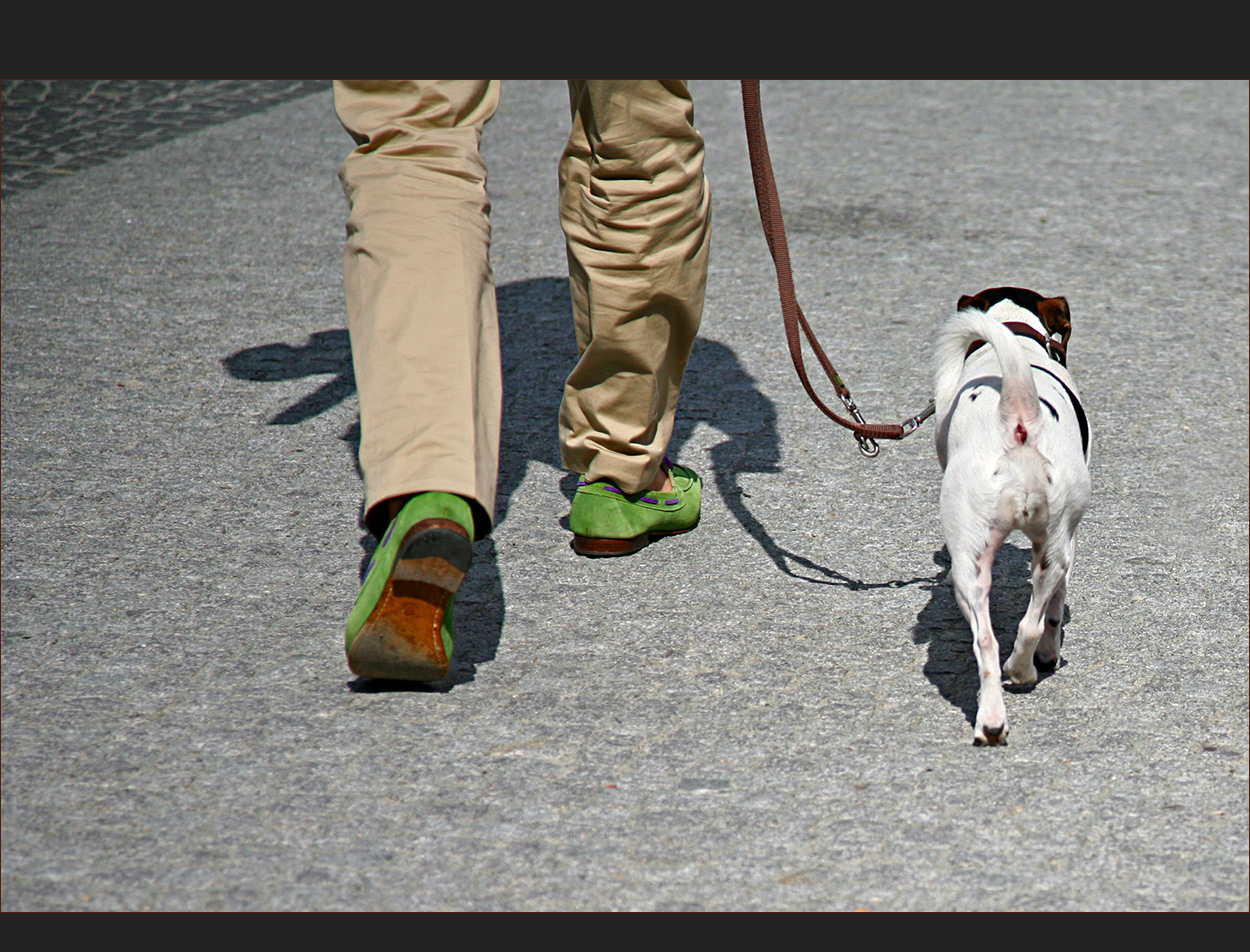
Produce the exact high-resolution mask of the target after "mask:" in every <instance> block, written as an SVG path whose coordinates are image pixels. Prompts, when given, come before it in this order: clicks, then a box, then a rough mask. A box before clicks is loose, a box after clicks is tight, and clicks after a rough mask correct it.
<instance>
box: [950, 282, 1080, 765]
mask: <svg viewBox="0 0 1250 952" xmlns="http://www.w3.org/2000/svg"><path fill="white" fill-rule="evenodd" d="M1070 333H1071V323H1070V315H1069V311H1068V302H1067V301H1066V300H1065V299H1064V298H1061V297H1058V298H1043V297H1042V296H1041V295H1040V294H1037V293H1036V292H1034V291H1028V290H1025V289H1023V288H990V289H988V290H985V291H982V292H981V293H980V294H977V295H975V296H973V297H967V296H964V297H961V298H960V299H959V314H958V315H957V316H956V317H955V318H954V320H952V321H951V322H950V323H949V324H948V325H947V326H946V328H945V329H944V330H943V331H942V335H941V338H940V340H939V341H938V347H937V362H936V375H935V381H934V390H935V394H936V402H937V419H938V432H937V452H938V461H939V462H940V463H941V464H942V469H943V470H944V474H943V477H942V502H941V505H942V529H943V531H944V532H945V535H946V548H947V550H948V551H949V553H950V558H951V569H950V579H951V583H952V585H953V586H954V589H955V598H956V600H957V601H958V602H959V608H960V610H961V611H962V612H963V614H964V617H965V618H966V619H967V620H968V624H969V625H970V626H971V628H972V645H973V649H974V651H975V653H976V658H977V667H978V669H979V672H980V678H981V689H980V691H979V693H978V700H977V721H976V730H975V733H974V734H973V741H974V743H977V744H1001V743H1004V742H1005V741H1006V740H1007V710H1006V708H1005V707H1004V705H1003V688H1002V682H1001V679H1000V677H999V673H998V642H997V640H996V639H995V637H994V629H993V626H992V625H991V623H990V584H991V569H992V568H993V565H994V553H995V552H997V551H998V547H999V546H1000V545H1002V543H1003V540H1004V539H1006V538H1007V536H1009V535H1010V534H1011V533H1012V532H1013V531H1014V530H1016V529H1019V530H1021V531H1022V532H1023V533H1024V534H1025V535H1027V536H1028V537H1029V539H1031V540H1032V542H1033V573H1032V575H1033V597H1032V599H1031V600H1030V601H1029V608H1028V611H1027V612H1025V615H1024V618H1023V619H1022V620H1021V622H1020V628H1019V633H1018V634H1017V636H1016V644H1015V649H1014V650H1013V651H1012V653H1011V657H1010V658H1008V659H1007V663H1006V664H1005V665H1003V675H1005V676H1006V677H1007V678H1008V679H1010V681H1011V682H1012V683H1013V684H1017V685H1030V684H1033V683H1034V682H1035V681H1036V680H1037V667H1036V666H1035V665H1034V659H1035V658H1036V661H1037V664H1038V665H1041V666H1042V667H1044V668H1051V667H1054V666H1056V665H1058V663H1059V651H1060V647H1061V645H1062V636H1061V633H1060V626H1061V625H1062V623H1063V608H1064V600H1065V597H1066V593H1067V585H1068V573H1069V571H1070V570H1071V568H1072V557H1073V554H1074V552H1075V549H1076V527H1077V524H1078V523H1079V522H1080V521H1081V516H1082V515H1084V513H1085V509H1086V507H1087V506H1088V505H1089V499H1090V478H1089V450H1090V446H1089V424H1088V421H1087V420H1086V417H1085V411H1084V410H1083V409H1082V408H1081V400H1080V397H1079V396H1078V395H1077V392H1076V385H1075V384H1074V383H1073V382H1072V378H1071V376H1069V374H1068V371H1067V369H1066V368H1065V366H1064V353H1065V351H1064V347H1065V346H1066V344H1067V339H1068V335H1069V334H1070ZM1055 336H1059V337H1060V338H1061V339H1060V340H1055ZM987 342H988V344H989V346H984V345H985V344H986V343H987Z"/></svg>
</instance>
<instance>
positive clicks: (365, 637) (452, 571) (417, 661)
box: [347, 519, 473, 681]
mask: <svg viewBox="0 0 1250 952" xmlns="http://www.w3.org/2000/svg"><path fill="white" fill-rule="evenodd" d="M472 556H473V543H472V541H470V539H469V536H468V533H466V532H465V531H464V529H462V528H461V527H460V526H459V525H458V524H456V523H455V522H452V521H451V520H450V519H424V520H422V521H421V522H418V523H417V524H416V525H414V526H413V527H412V528H411V529H409V530H408V531H407V533H405V535H404V538H403V541H402V542H401V543H400V545H399V555H398V557H397V558H396V560H395V567H394V569H393V570H392V571H391V577H390V578H389V579H387V581H386V587H385V588H384V589H383V590H382V595H381V597H379V598H378V603H377V605H375V606H374V609H373V612H372V613H371V614H370V615H369V619H368V620H367V621H366V622H365V623H364V625H363V626H361V629H360V631H359V633H358V634H357V635H356V637H355V638H354V639H353V640H352V644H351V647H350V648H348V650H347V666H348V667H349V668H350V669H351V670H352V672H353V673H355V674H358V675H360V676H361V677H366V678H383V679H386V680H391V681H440V680H442V679H443V678H445V677H447V675H448V674H449V673H450V671H451V659H450V658H449V657H448V656H447V652H446V651H445V650H444V648H443V635H442V627H443V614H444V612H445V611H446V608H447V600H448V599H450V598H451V597H452V596H453V595H455V594H456V592H457V591H458V590H459V589H460V585H461V583H462V582H463V581H464V577H465V574H466V573H467V572H468V570H469V561H470V559H471V558H472Z"/></svg>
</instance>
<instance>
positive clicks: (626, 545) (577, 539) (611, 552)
mask: <svg viewBox="0 0 1250 952" xmlns="http://www.w3.org/2000/svg"><path fill="white" fill-rule="evenodd" d="M698 525H699V524H698V523H697V522H696V523H695V524H694V525H693V526H691V527H690V528H689V529H671V530H668V531H665V532H650V531H648V532H644V533H642V534H641V535H636V536H634V537H633V538H632V539H591V538H587V537H586V536H579V535H575V536H573V551H574V552H576V553H577V554H578V555H584V556H587V557H588V558H592V559H606V558H612V557H613V556H618V555H633V554H634V553H635V552H637V551H638V550H639V549H645V548H646V547H647V546H648V545H650V544H651V543H652V542H653V541H654V540H656V539H660V538H663V537H664V536H675V535H684V534H685V533H687V532H689V531H690V529H694V528H696V527H697V526H698Z"/></svg>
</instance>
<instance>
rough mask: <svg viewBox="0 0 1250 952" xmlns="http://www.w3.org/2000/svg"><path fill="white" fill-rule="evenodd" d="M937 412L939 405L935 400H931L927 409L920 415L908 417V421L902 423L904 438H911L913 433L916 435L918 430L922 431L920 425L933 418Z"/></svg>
mask: <svg viewBox="0 0 1250 952" xmlns="http://www.w3.org/2000/svg"><path fill="white" fill-rule="evenodd" d="M936 410H937V403H936V402H935V401H933V400H930V401H929V405H928V406H927V407H925V408H924V409H923V410H922V411H921V412H920V413H917V414H916V415H915V416H914V417H908V418H907V419H906V420H904V421H903V423H902V427H903V436H911V435H912V434H913V433H915V432H916V431H917V430H918V429H920V424H921V423H923V422H924V421H925V420H927V419H929V417H931V416H933V413H934V411H936Z"/></svg>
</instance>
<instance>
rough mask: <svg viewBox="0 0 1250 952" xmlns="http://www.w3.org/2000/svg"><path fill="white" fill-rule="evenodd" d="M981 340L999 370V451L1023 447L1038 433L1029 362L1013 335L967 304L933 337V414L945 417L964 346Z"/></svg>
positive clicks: (1038, 406)
mask: <svg viewBox="0 0 1250 952" xmlns="http://www.w3.org/2000/svg"><path fill="white" fill-rule="evenodd" d="M977 341H985V342H987V343H988V344H989V345H990V346H991V347H993V348H994V354H995V356H997V358H998V365H999V367H1000V368H1001V371H1002V378H1003V383H1002V390H1001V392H1000V395H999V404H998V410H999V413H1000V414H1001V416H1002V420H1003V437H1004V439H1005V441H1006V442H1005V446H1004V447H1003V448H1004V450H1013V449H1015V448H1016V447H1021V446H1028V444H1029V441H1030V439H1031V438H1033V437H1035V436H1036V435H1037V429H1038V426H1039V425H1040V422H1041V419H1040V411H1041V403H1040V402H1039V401H1038V398H1037V385H1036V384H1035V383H1034V382H1033V372H1032V370H1031V369H1030V367H1029V362H1028V360H1027V359H1025V356H1024V354H1023V353H1022V352H1021V349H1020V344H1019V342H1018V341H1017V340H1016V336H1015V335H1014V334H1012V333H1011V331H1009V330H1007V328H1005V327H1003V325H1002V324H1000V323H999V322H998V321H996V320H994V319H993V318H990V317H987V316H986V315H985V313H984V312H983V311H978V310H975V309H973V308H969V309H967V310H964V311H960V312H959V315H958V316H957V317H956V318H955V319H954V320H953V321H951V322H950V323H949V324H947V325H946V327H945V329H944V330H943V331H942V336H941V337H940V338H939V340H938V348H937V369H936V377H935V380H934V392H935V394H936V397H937V406H938V412H939V414H941V415H944V414H945V413H946V412H947V411H948V410H949V408H950V405H951V403H953V402H954V400H955V397H956V396H957V395H958V391H959V380H960V377H961V376H962V373H963V365H964V359H965V358H966V357H967V355H968V348H969V347H971V346H972V345H973V344H974V343H975V342H977Z"/></svg>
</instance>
